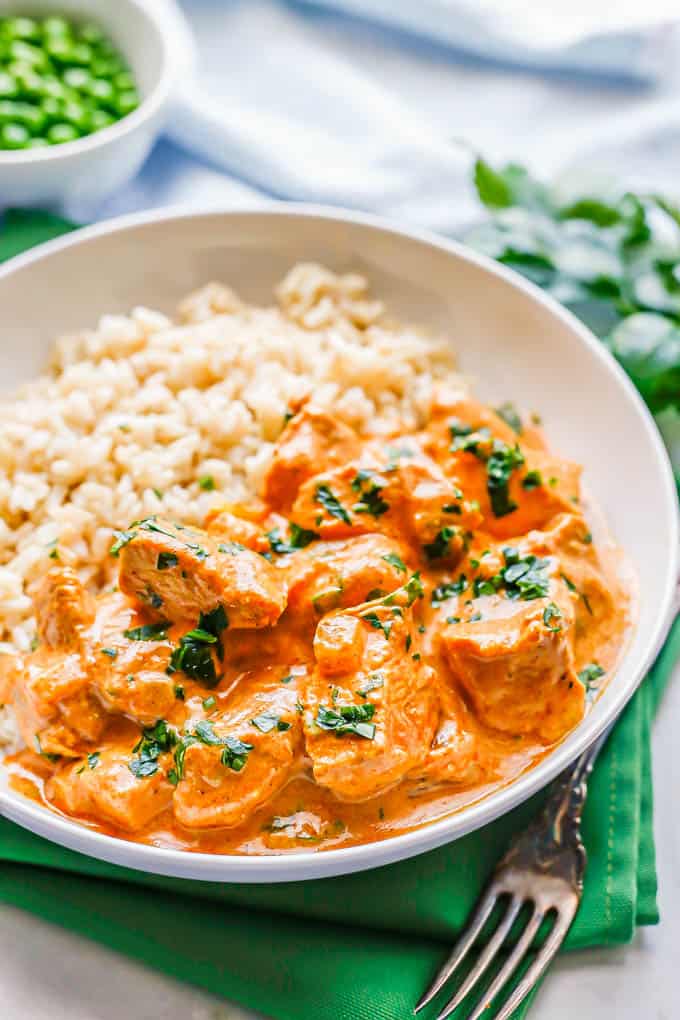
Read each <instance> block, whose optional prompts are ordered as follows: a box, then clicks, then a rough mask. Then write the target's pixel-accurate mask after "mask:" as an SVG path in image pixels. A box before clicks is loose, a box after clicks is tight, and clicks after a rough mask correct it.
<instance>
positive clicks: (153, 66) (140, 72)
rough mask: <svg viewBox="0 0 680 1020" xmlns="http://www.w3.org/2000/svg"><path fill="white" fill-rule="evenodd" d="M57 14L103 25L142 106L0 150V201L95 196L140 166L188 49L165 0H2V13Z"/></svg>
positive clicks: (188, 59) (51, 201)
mask: <svg viewBox="0 0 680 1020" xmlns="http://www.w3.org/2000/svg"><path fill="white" fill-rule="evenodd" d="M15 14H28V15H31V16H36V17H44V16H46V15H50V14H61V15H64V16H65V17H76V18H83V19H86V20H88V21H92V22H94V23H96V24H97V25H100V26H101V27H102V29H103V30H104V31H105V32H106V33H107V35H108V36H109V38H110V39H111V41H112V42H113V43H114V44H115V45H116V46H117V47H118V49H119V50H120V52H121V53H122V55H123V56H124V57H125V59H126V60H127V62H128V63H129V65H130V67H131V69H132V72H133V74H134V75H135V78H136V79H137V84H138V88H139V93H140V97H141V102H140V104H139V107H138V108H137V109H136V110H135V111H134V112H133V113H131V114H128V116H127V117H123V118H122V119H121V120H119V121H117V122H116V123H115V124H112V125H111V126H110V127H107V128H104V129H102V130H101V131H95V132H94V133H93V134H91V135H86V136H85V137H84V138H79V139H78V140H77V141H75V142H66V143H64V144H62V145H54V146H50V147H49V148H44V149H42V148H41V149H28V150H24V149H19V150H17V151H6V150H0V205H1V206H8V205H32V206H38V205H40V206H45V205H56V204H61V203H65V202H68V201H70V200H72V199H76V198H77V199H79V200H81V201H83V200H84V201H97V200H99V199H102V198H104V197H105V196H106V195H108V194H110V193H111V192H113V191H115V190H116V188H119V187H120V186H121V185H123V184H124V183H125V182H126V181H128V180H129V179H130V178H131V177H133V176H134V174H135V173H136V172H137V171H138V169H139V168H140V166H141V164H142V163H143V162H144V160H145V159H146V157H147V155H148V153H149V150H150V149H151V146H152V145H153V143H154V141H155V140H156V138H157V137H158V135H159V133H160V131H161V129H162V127H163V122H164V117H165V116H166V114H167V112H168V104H169V101H170V99H171V98H172V94H173V89H174V87H175V85H176V82H177V79H178V77H179V75H180V73H181V72H183V71H186V72H188V71H189V68H190V67H191V64H192V62H193V48H192V45H191V40H190V35H189V32H188V29H187V28H186V24H185V23H184V21H183V19H182V17H181V15H180V14H179V12H178V11H177V9H176V8H175V7H174V5H171V4H170V3H167V2H166V0H155V2H154V0H37V2H33V3H32V2H30V0H0V17H2V16H5V17H6V16H8V15H15Z"/></svg>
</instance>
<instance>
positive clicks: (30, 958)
mask: <svg viewBox="0 0 680 1020" xmlns="http://www.w3.org/2000/svg"><path fill="white" fill-rule="evenodd" d="M674 680H675V682H674V683H672V684H671V686H670V688H669V690H668V692H667V695H666V698H665V701H664V703H663V705H662V707H661V711H660V714H659V718H658V720H657V722H656V726H655V731H654V744H653V747H654V782H655V799H656V807H655V828H656V835H657V847H658V865H659V884H660V889H659V899H660V906H661V915H662V917H661V924H660V925H659V926H658V927H656V928H647V929H643V930H642V931H641V932H640V933H639V934H638V937H637V938H636V940H635V942H634V943H633V944H632V945H630V946H626V947H625V948H622V949H615V950H606V951H605V950H601V951H590V952H581V953H572V954H570V955H569V956H565V957H564V958H563V959H560V960H558V961H557V963H556V964H555V966H554V967H553V970H552V972H551V974H550V976H549V979H548V980H547V981H546V982H545V983H544V985H543V988H542V989H541V992H540V994H539V997H538V999H537V1001H536V1004H535V1006H534V1009H533V1011H532V1013H531V1016H532V1020H534V1018H535V1020H573V1018H574V1017H578V1018H579V1020H590V1018H591V1017H592V1018H593V1020H595V1018H597V1020H678V1017H680V978H679V976H678V945H680V824H679V822H678V810H677V791H678V789H680V756H678V750H677V730H678V727H679V726H680V667H679V668H678V669H677V670H676V673H675V677H674ZM0 1003H1V1005H0V1017H1V1018H2V1020H120V1018H121V1017H125V1018H127V1020H158V1018H161V1017H162V1018H163V1020H247V1018H252V1014H246V1013H244V1012H243V1011H242V1010H240V1009H237V1008H236V1007H233V1006H231V1005H229V1004H225V1003H220V1002H218V1001H217V1000H215V999H213V998H211V997H210V996H207V995H204V994H202V993H201V992H198V991H196V990H194V989H192V988H189V987H187V986H186V985H181V984H178V983H177V982H174V981H172V980H170V979H168V978H165V977H162V976H161V975H159V974H157V973H155V972H154V971H150V970H147V969H146V968H145V967H142V966H140V965H138V964H136V963H133V962H132V961H130V960H128V959H126V958H125V957H122V956H119V955H117V954H116V953H113V952H110V951H108V950H106V949H102V948H101V947H100V946H97V945H95V944H94V943H92V942H89V941H87V940H85V939H82V938H80V937H77V936H74V935H71V934H70V933H68V932H64V931H62V930H61V929H59V928H57V927H53V926H51V925H49V924H46V923H44V922H43V921H38V920H36V919H35V918H34V917H31V916H29V915H28V914H24V913H22V912H21V911H18V910H14V909H9V908H4V907H0ZM300 1020H303V1018H300Z"/></svg>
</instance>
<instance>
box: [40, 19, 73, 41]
mask: <svg viewBox="0 0 680 1020" xmlns="http://www.w3.org/2000/svg"><path fill="white" fill-rule="evenodd" d="M42 30H43V33H44V34H45V35H46V36H50V35H51V36H52V37H53V38H56V37H57V36H70V35H71V26H70V25H69V23H68V21H67V20H66V18H59V17H56V16H55V15H53V16H52V17H50V18H45V20H44V21H43V23H42Z"/></svg>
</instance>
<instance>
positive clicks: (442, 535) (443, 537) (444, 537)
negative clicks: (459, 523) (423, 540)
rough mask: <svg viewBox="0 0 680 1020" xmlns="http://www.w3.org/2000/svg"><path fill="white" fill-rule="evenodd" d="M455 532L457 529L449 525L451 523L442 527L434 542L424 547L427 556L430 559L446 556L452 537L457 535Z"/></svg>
mask: <svg viewBox="0 0 680 1020" xmlns="http://www.w3.org/2000/svg"><path fill="white" fill-rule="evenodd" d="M455 534H456V529H455V528H451V527H449V525H447V526H446V527H445V528H442V529H441V531H440V532H439V533H438V534H437V537H436V538H435V540H434V542H430V543H429V544H428V545H426V546H424V547H423V548H424V549H425V555H426V556H427V558H428V559H430V560H440V559H442V557H444V556H446V555H447V553H448V551H449V544H450V542H451V539H452V538H453V537H454V536H455Z"/></svg>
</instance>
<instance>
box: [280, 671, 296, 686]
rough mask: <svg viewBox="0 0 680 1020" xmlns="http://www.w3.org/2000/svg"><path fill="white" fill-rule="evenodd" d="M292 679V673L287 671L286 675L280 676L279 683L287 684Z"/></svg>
mask: <svg viewBox="0 0 680 1020" xmlns="http://www.w3.org/2000/svg"><path fill="white" fill-rule="evenodd" d="M292 679H293V674H292V673H288V674H287V675H286V676H282V677H281V683H282V684H289V683H290V682H291V680H292Z"/></svg>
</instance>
